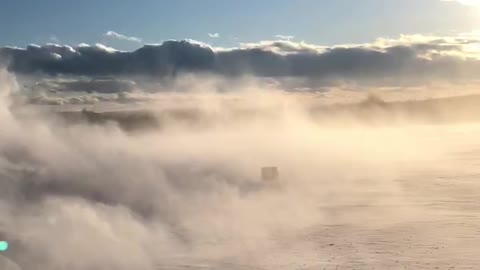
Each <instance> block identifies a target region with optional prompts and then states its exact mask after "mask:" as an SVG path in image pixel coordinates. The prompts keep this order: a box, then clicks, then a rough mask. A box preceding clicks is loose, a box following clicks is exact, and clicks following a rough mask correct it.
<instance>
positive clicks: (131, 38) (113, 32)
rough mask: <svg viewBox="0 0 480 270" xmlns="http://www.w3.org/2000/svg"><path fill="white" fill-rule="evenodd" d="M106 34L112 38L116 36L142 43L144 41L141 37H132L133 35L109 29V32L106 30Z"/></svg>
mask: <svg viewBox="0 0 480 270" xmlns="http://www.w3.org/2000/svg"><path fill="white" fill-rule="evenodd" d="M104 36H106V37H110V38H116V39H120V40H126V41H132V42H138V43H141V42H142V39H140V38H137V37H131V36H126V35H123V34H120V33H117V32H115V31H108V32H106V33H105V34H104Z"/></svg>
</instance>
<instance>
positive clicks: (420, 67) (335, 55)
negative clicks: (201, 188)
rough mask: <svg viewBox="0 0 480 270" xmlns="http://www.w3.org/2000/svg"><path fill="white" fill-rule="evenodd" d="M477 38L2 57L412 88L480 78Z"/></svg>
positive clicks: (137, 72) (147, 71) (36, 63)
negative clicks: (414, 85)
mask: <svg viewBox="0 0 480 270" xmlns="http://www.w3.org/2000/svg"><path fill="white" fill-rule="evenodd" d="M479 42H480V40H479V38H478V35H473V34H472V35H466V34H463V35H461V36H454V37H437V36H423V35H409V36H407V35H404V36H400V37H399V38H397V39H385V38H382V39H377V40H375V41H374V42H372V43H366V44H347V45H337V46H321V45H315V44H309V43H306V42H293V41H288V40H277V41H261V42H258V43H244V44H241V45H240V47H238V48H213V47H211V46H209V45H208V44H205V43H201V42H194V41H191V40H184V41H174V40H171V41H165V42H164V43H162V44H154V45H145V46H143V47H141V48H139V49H138V50H135V51H130V52H123V51H118V50H115V49H113V48H109V47H106V46H104V45H101V44H96V45H95V46H90V45H85V44H82V45H78V46H61V45H56V44H49V45H44V46H38V45H30V46H28V47H27V48H24V49H22V48H12V47H4V48H1V49H0V56H2V57H3V58H4V59H6V60H7V62H8V69H9V70H10V71H12V72H15V73H19V74H42V73H44V74H49V75H76V76H113V77H115V76H120V77H135V76H148V77H150V78H152V79H155V80H159V79H162V78H165V77H171V76H176V75H178V74H182V73H210V74H217V75H222V76H244V75H250V76H255V77H272V78H299V79H306V80H309V81H312V82H316V83H317V84H329V83H331V82H334V81H354V82H358V83H376V84H379V83H380V84H381V83H384V84H405V83H417V82H426V81H431V80H477V79H478V78H479V76H480V74H479V72H478V70H480V60H479V58H480V57H479V56H480V52H479V49H478V44H479Z"/></svg>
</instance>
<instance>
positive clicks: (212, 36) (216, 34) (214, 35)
mask: <svg viewBox="0 0 480 270" xmlns="http://www.w3.org/2000/svg"><path fill="white" fill-rule="evenodd" d="M208 36H209V37H211V38H219V37H220V34H219V33H208Z"/></svg>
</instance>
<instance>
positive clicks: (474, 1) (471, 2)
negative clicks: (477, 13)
mask: <svg viewBox="0 0 480 270" xmlns="http://www.w3.org/2000/svg"><path fill="white" fill-rule="evenodd" d="M442 1H443V2H458V3H460V4H462V5H466V6H477V7H480V0H442Z"/></svg>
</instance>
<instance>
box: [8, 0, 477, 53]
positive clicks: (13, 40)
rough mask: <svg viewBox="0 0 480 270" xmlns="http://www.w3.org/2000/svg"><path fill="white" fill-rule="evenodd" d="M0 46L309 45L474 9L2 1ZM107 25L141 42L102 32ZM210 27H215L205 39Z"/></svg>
mask: <svg viewBox="0 0 480 270" xmlns="http://www.w3.org/2000/svg"><path fill="white" fill-rule="evenodd" d="M0 3H1V6H0V33H1V35H0V46H6V45H9V46H20V47H23V46H26V45H27V44H31V43H36V44H44V43H48V42H53V43H61V44H78V43H89V44H93V43H102V44H106V45H109V46H112V47H116V48H119V49H125V50H130V49H135V48H137V47H140V46H141V44H142V43H145V42H147V43H158V42H162V41H164V40H167V39H186V38H190V39H195V40H199V41H203V42H207V43H210V44H213V45H215V46H234V45H236V44H238V43H239V42H256V41H260V40H272V39H275V38H276V37H275V36H276V35H286V36H294V37H295V40H297V41H300V40H304V41H306V42H310V43H315V44H325V45H332V44H339V43H342V44H343V43H361V42H370V41H372V40H373V39H375V38H377V37H397V36H398V35H400V34H435V35H449V34H452V33H461V32H469V31H473V30H476V29H477V28H480V16H479V11H478V9H477V8H476V7H473V6H468V5H462V4H460V3H458V2H456V1H448V2H447V1H441V0H296V1H294V0H275V1H273V0H271V1H267V0H263V1H262V0H242V1H239V0H201V1H200V0H198V1H197V0H175V1H173V0H169V1H163V0H144V1H133V0H132V1H130V0H82V1H73V0H42V1H35V0H28V1H27V0H0ZM107 31H115V32H116V33H119V34H123V35H126V36H131V37H137V38H139V39H141V40H142V42H135V41H126V40H119V39H118V38H114V37H107V36H105V33H106V32H107ZM208 33H212V34H214V33H218V34H219V37H215V38H213V37H210V36H209V35H208Z"/></svg>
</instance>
